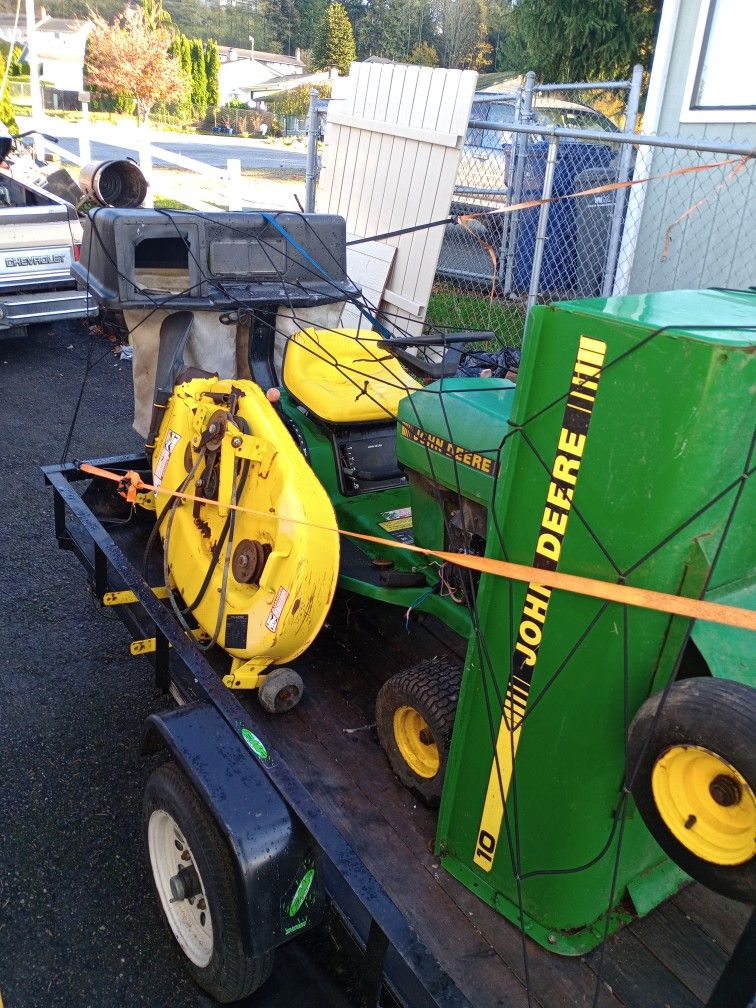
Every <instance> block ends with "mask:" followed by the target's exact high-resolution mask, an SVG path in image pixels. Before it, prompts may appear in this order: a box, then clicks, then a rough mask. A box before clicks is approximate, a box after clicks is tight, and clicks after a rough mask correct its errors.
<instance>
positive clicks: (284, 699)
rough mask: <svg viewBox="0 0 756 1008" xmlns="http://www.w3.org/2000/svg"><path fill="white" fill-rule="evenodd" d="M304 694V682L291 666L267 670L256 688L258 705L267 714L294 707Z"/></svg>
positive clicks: (281, 712)
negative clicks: (257, 688) (258, 687)
mask: <svg viewBox="0 0 756 1008" xmlns="http://www.w3.org/2000/svg"><path fill="white" fill-rule="evenodd" d="M303 694H304V683H303V682H302V677H301V676H300V674H299V673H298V672H295V671H294V669H292V668H277V669H273V671H272V672H269V673H268V674H267V676H266V677H265V681H264V682H263V684H262V686H260V689H259V690H258V695H259V697H260V706H261V707H262V708H263V710H266V711H267V712H268V713H269V714H284V713H285V712H286V711H290V710H291V709H292V708H293V707H296V706H297V704H298V703H299V701H300V700H301V699H302V696H303Z"/></svg>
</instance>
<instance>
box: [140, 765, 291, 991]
mask: <svg viewBox="0 0 756 1008" xmlns="http://www.w3.org/2000/svg"><path fill="white" fill-rule="evenodd" d="M143 826H144V838H145V843H146V847H147V852H148V855H149V863H150V868H151V870H152V881H153V885H154V888H155V892H156V894H157V897H158V902H159V903H160V907H161V910H162V916H163V921H164V923H165V924H166V925H167V927H168V929H169V931H170V932H171V934H172V936H173V939H174V941H175V942H176V945H177V947H178V950H179V952H180V953H181V957H182V959H183V961H184V966H185V967H186V969H187V970H188V972H189V974H190V975H191V977H192V979H193V980H194V982H195V983H196V984H198V985H199V986H200V987H201V988H202V989H203V990H205V991H207V993H208V994H210V995H211V996H212V997H214V998H215V999H216V1000H217V1001H220V1002H222V1003H223V1004H228V1003H229V1002H232V1001H238V1000H240V999H241V998H243V997H246V996H247V995H248V994H251V993H252V992H253V991H256V990H257V989H258V987H261V986H262V984H264V983H265V981H266V980H267V979H268V977H269V976H270V972H271V970H272V968H273V953H272V952H266V953H264V954H262V955H259V956H251V955H249V954H248V953H247V951H246V945H245V941H244V937H243V934H242V923H241V922H242V913H241V907H240V905H239V897H238V887H237V881H236V876H235V873H234V867H233V864H232V861H231V854H230V852H229V850H228V848H227V846H226V844H225V842H224V841H223V838H222V837H221V835H220V833H219V831H218V827H217V826H216V825H215V821H214V820H213V818H212V816H211V815H210V813H209V812H208V811H207V809H206V808H205V806H204V805H203V803H202V801H201V800H200V798H199V797H198V795H197V794H196V792H195V790H194V788H193V787H192V786H191V784H190V783H189V781H188V780H187V778H186V776H185V775H184V774H183V773H182V772H181V771H180V770H179V769H178V767H177V766H176V765H175V764H174V763H165V764H163V765H162V766H160V767H158V768H157V769H156V770H154V771H153V772H152V774H151V775H150V778H149V780H148V781H147V788H146V790H145V795H144V809H143Z"/></svg>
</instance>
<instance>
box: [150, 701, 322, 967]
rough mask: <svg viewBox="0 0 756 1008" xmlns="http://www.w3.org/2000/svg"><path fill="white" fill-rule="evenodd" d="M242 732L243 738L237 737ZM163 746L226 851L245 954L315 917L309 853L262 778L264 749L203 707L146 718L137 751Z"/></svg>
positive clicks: (314, 875)
mask: <svg viewBox="0 0 756 1008" xmlns="http://www.w3.org/2000/svg"><path fill="white" fill-rule="evenodd" d="M242 730H243V731H244V733H245V734H244V735H243V734H242ZM161 744H162V745H164V746H165V747H166V748H167V749H168V750H169V751H170V753H171V755H172V757H173V759H174V760H175V762H176V763H177V765H178V766H179V767H180V768H181V769H182V770H183V772H184V773H185V774H186V775H187V777H188V778H189V780H190V782H191V784H192V786H193V787H194V789H195V790H196V792H197V794H198V796H199V797H200V798H201V800H202V801H203V803H204V804H205V806H206V808H207V809H208V811H209V812H210V813H211V815H212V816H213V817H214V819H215V821H216V823H217V825H218V828H219V830H220V832H221V835H222V836H223V837H224V838H225V839H226V841H227V843H228V846H229V850H230V851H231V854H232V858H233V862H234V866H235V869H236V874H237V878H238V884H239V891H240V893H241V895H242V899H241V903H242V906H243V908H244V910H243V912H244V915H245V917H246V920H244V921H242V922H241V923H242V930H243V933H244V935H245V940H246V941H247V942H248V951H249V952H250V954H252V955H254V956H259V955H261V954H263V953H264V952H267V951H269V950H271V949H273V948H275V947H276V946H278V945H280V944H282V943H283V942H285V941H286V940H287V939H288V938H290V937H292V936H294V935H295V934H301V933H302V932H303V931H305V930H306V929H308V928H310V927H312V926H313V925H314V924H317V923H318V922H319V921H320V920H321V919H322V916H323V905H324V899H323V890H322V885H321V880H320V872H319V870H318V865H317V858H316V848H315V845H314V843H313V841H312V838H311V836H310V834H309V833H308V832H307V830H306V829H305V827H304V826H303V825H302V824H301V822H300V821H299V820H298V819H297V818H296V817H295V816H294V814H293V813H292V812H291V810H290V809H289V807H288V806H287V805H286V803H285V802H284V800H283V798H282V797H281V795H280V794H279V792H278V791H277V790H276V788H275V787H274V785H273V784H272V782H271V781H270V779H269V778H268V776H267V774H266V773H265V770H264V769H263V766H262V765H261V764H262V763H263V762H264V761H266V760H270V759H272V757H271V756H270V755H269V754H268V753H267V751H266V749H265V747H264V745H263V743H262V742H260V740H258V739H257V737H256V736H255V735H253V734H252V733H251V732H250V731H249V730H248V729H246V728H244V726H243V725H242V724H241V722H240V723H239V725H238V729H237V730H236V731H235V730H234V728H233V727H232V726H231V725H230V724H229V723H228V721H226V720H225V719H224V718H223V717H222V715H221V714H220V713H219V712H218V710H217V709H216V708H215V707H214V706H212V705H211V704H209V703H202V702H200V703H193V704H187V705H185V706H183V707H180V708H179V709H178V710H175V711H166V712H163V713H159V714H151V715H150V716H149V717H148V718H147V721H146V724H145V734H144V745H143V750H144V751H145V752H154V751H156V750H157V749H159V748H160V747H161Z"/></svg>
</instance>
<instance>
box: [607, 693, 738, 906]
mask: <svg viewBox="0 0 756 1008" xmlns="http://www.w3.org/2000/svg"><path fill="white" fill-rule="evenodd" d="M661 697H662V694H661V693H657V694H655V695H654V696H652V697H649V699H648V700H646V702H645V703H644V704H643V705H642V706H641V707H640V709H639V710H638V713H637V714H636V715H635V718H634V719H633V721H632V724H631V725H630V729H629V732H628V747H627V766H628V774H629V777H630V786H631V790H632V794H633V797H634V799H635V803H636V805H637V806H638V810H639V811H640V814H641V816H642V817H643V821H644V822H645V824H646V826H647V827H648V830H649V832H650V833H651V835H652V836H653V837H654V839H655V840H656V842H657V843H658V844H659V846H660V847H661V848H662V850H663V851H664V852H665V853H666V854H667V855H668V856H669V857H670V858H671V859H672V860H673V861H674V862H676V863H677V864H678V865H679V866H680V867H681V868H682V869H683V870H684V871H685V872H687V873H688V875H690V876H691V878H694V879H696V880H697V881H698V882H701V883H702V884H703V885H705V886H706V887H707V888H709V889H712V890H713V891H714V892H718V893H721V894H722V895H723V896H728V897H730V898H731V899H735V900H740V901H741V902H744V903H750V904H753V903H756V856H755V855H754V854H753V853H752V854H751V855H750V856H749V854H748V852H747V847H748V845H749V844H753V845H756V836H754V837H753V839H752V840H751V839H749V836H748V833H747V831H746V833H745V834H744V843H745V848H746V853H745V859H744V860H743V861H742V862H741V863H738V864H722V863H718V862H717V861H715V860H711V859H709V858H707V857H706V856H702V854H701V852H700V850H699V851H694V850H691V849H690V847H688V846H686V844H685V843H684V842H682V841H681V840H680V838H679V837H678V836H676V835H675V833H674V832H673V830H672V829H670V826H669V825H668V820H669V817H670V815H671V814H672V813H671V811H670V808H669V806H668V807H667V818H665V816H664V815H663V814H662V811H661V810H660V808H659V805H658V804H657V798H656V797H655V795H654V788H653V784H652V775H653V773H654V769H655V768H656V767H657V764H658V763H659V761H660V760H665V763H664V764H662V766H664V765H667V766H668V765H669V763H668V760H669V757H670V754H674V753H683V754H685V753H688V752H690V753H691V754H692V755H696V753H697V752H698V751H703V752H704V755H706V754H707V753H708V754H711V755H713V756H714V757H717V758H718V759H719V760H723V761H724V763H725V764H727V765H728V766H729V768H731V769H732V770H734V771H736V773H737V775H739V777H740V784H738V782H737V779H736V778H735V777H733V775H732V774H731V773H730V772H728V770H727V768H723V772H722V773H717V775H716V776H715V777H713V778H712V780H711V781H710V782H709V785H708V789H707V790H705V791H704V790H703V789H701V790H700V791H699V792H697V793H692V794H690V795H685V794H684V792H683V791H679V792H678V796H679V802H680V804H679V805H676V806H675V814H674V823H675V826H676V829H677V832H678V833H679V834H683V835H688V834H686V833H685V830H686V829H690V830H691V834H690V835H691V844H692V845H695V846H700V845H699V844H697V843H696V839H695V829H696V823H697V821H698V819H697V817H696V816H695V815H693V814H692V810H693V808H695V809H696V810H698V811H699V812H700V811H701V810H704V812H706V811H707V809H711V810H712V811H713V812H714V813H715V814H721V812H720V809H718V808H716V806H715V804H713V803H714V802H716V804H718V805H719V806H726V805H739V804H740V803H741V802H742V803H744V804H743V805H742V808H743V809H744V811H745V813H746V820H745V821H746V824H747V823H748V822H749V820H750V818H752V814H750V813H749V810H751V809H752V808H753V805H752V803H753V795H754V793H756V746H754V739H755V738H756V689H754V688H753V687H751V686H746V685H744V684H743V683H739V682H733V681H731V680H722V679H712V678H708V677H695V678H692V679H685V680H682V681H678V682H675V683H673V684H672V686H671V688H670V689H669V692H668V694H667V698H666V700H665V702H664V705H663V707H662V708H661V710H659V705H660V702H661ZM686 758H687V757H686ZM688 779H689V780H691V781H692V780H693V778H692V777H690V778H688ZM702 779H706V778H705V777H699V776H697V777H696V785H698V781H699V780H702ZM743 782H745V783H743ZM723 788H724V793H723V790H722V789H723ZM749 789H750V794H749ZM688 799H690V804H689V805H688V804H686V802H687V801H688ZM710 802H711V803H712V804H708V803H710ZM677 810H679V813H678V811H677ZM688 812H690V814H688ZM700 825H701V824H699V828H700ZM752 849H753V850H756V846H754V847H753V848H752Z"/></svg>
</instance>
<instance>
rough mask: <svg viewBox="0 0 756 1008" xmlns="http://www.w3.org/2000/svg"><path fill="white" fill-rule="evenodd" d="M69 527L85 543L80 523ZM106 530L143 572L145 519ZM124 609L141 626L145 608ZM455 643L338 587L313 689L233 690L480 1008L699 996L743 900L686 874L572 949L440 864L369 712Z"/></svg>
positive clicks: (427, 819) (634, 1003)
mask: <svg viewBox="0 0 756 1008" xmlns="http://www.w3.org/2000/svg"><path fill="white" fill-rule="evenodd" d="M69 529H70V530H71V531H73V533H74V538H75V539H77V540H78V539H79V536H78V535H77V534H76V524H75V523H73V524H71V525H70V526H69ZM108 532H109V534H110V535H111V536H112V538H113V540H114V542H115V544H116V545H117V546H118V548H119V549H120V551H121V552H122V553H123V554H124V555H125V556H126V557H127V559H129V561H130V562H131V564H132V565H133V566H134V568H135V570H137V571H139V572H141V570H142V557H143V552H144V546H145V542H146V539H147V535H148V532H149V523H148V522H146V521H136V522H132V523H129V524H126V525H122V526H120V525H115V524H114V525H110V524H109V525H108ZM86 538H87V537H86V535H83V536H82V538H81V540H80V541H79V547H80V549H82V550H84V551H88V550H89V547H88V546H87V544H86ZM346 548H347V549H353V547H349V546H347V547H346ZM154 567H155V570H157V569H158V564H157V563H155V564H154ZM153 583H155V579H153ZM109 587H111V588H114V587H115V588H117V587H120V585H119V584H116V583H112V582H111V583H110V584H109ZM122 609H123V610H124V611H123V612H122V613H121V615H123V616H125V617H126V621H127V624H128V623H129V621H131V626H132V630H134V629H135V628H138V627H139V614H138V607H136V606H128V607H122ZM141 629H142V632H143V634H144V636H148V635H149V634H150V633H151V632H152V630H151V627H150V625H149V624H147V625H145V626H143V627H142V628H141ZM449 653H451V654H456V655H457V656H459V657H461V654H462V644H461V642H460V641H459V640H458V639H457V638H455V637H454V635H453V634H451V633H450V632H449V631H447V630H446V628H445V627H443V626H442V625H440V624H439V623H437V622H436V621H434V620H433V619H432V618H431V617H422V618H421V619H411V620H409V621H407V620H406V619H405V614H404V613H403V612H402V611H401V610H399V609H397V608H394V607H390V606H381V605H379V604H377V603H375V602H372V601H370V600H368V599H364V598H361V597H357V596H354V595H350V594H346V593H342V592H340V593H338V594H337V597H336V600H335V602H334V605H333V608H332V611H331V613H330V615H329V617H328V620H327V623H326V625H325V627H324V628H323V630H322V631H321V633H320V635H319V637H318V638H317V640H316V641H315V643H314V645H313V646H312V647H311V648H310V649H309V650H308V652H307V653H306V654H305V655H304V656H303V657H302V658H301V659H299V660H297V661H296V662H293V663H292V665H293V666H294V667H295V668H296V669H297V670H298V671H299V673H300V674H301V676H302V678H303V680H304V682H305V687H306V692H305V696H304V698H303V700H302V701H301V703H300V705H299V706H298V707H297V708H295V709H294V710H293V711H292V712H290V713H288V714H284V715H269V714H267V713H265V712H264V711H263V710H262V708H261V707H260V705H259V703H258V701H257V697H256V695H255V694H253V693H252V694H250V693H244V692H241V691H240V692H237V693H235V696H236V698H237V699H238V700H239V701H240V702H241V703H242V705H243V706H244V707H245V708H246V710H247V711H248V712H249V714H250V716H251V718H252V720H253V721H254V722H255V724H256V725H257V726H258V727H259V732H260V735H261V737H262V738H263V739H264V740H265V742H266V744H267V745H268V747H269V749H270V748H272V749H273V750H274V751H275V752H277V753H278V755H279V756H280V757H282V759H283V760H284V761H285V763H286V764H287V767H288V769H289V770H290V771H291V772H292V773H293V774H294V775H295V776H296V777H297V778H298V779H299V781H300V782H301V784H302V785H304V787H305V788H306V789H307V790H308V791H309V793H310V794H311V795H312V797H313V799H314V800H315V802H316V803H317V804H318V805H319V806H320V808H321V809H322V811H323V812H324V813H325V814H326V816H327V817H328V818H329V819H330V820H331V821H332V823H333V824H334V825H335V826H336V828H337V829H338V830H339V831H340V832H341V833H342V835H343V836H344V837H345V839H346V840H347V841H348V843H349V844H350V845H351V846H352V848H353V849H354V851H355V852H356V853H357V854H358V855H359V856H360V858H361V859H362V860H363V862H364V864H365V865H366V867H367V868H368V869H369V871H370V872H371V873H372V874H373V876H374V877H375V879H376V880H377V881H378V882H379V884H380V885H381V886H382V887H383V888H384V889H385V891H386V892H387V893H388V895H389V896H390V897H391V899H392V900H393V901H394V903H395V904H396V906H397V907H398V909H399V910H400V911H401V913H402V914H403V915H404V916H405V918H406V920H407V921H408V923H409V924H410V926H411V928H413V929H414V931H415V932H416V933H417V935H418V937H419V938H420V940H421V942H422V943H423V944H424V945H425V946H426V947H427V949H428V950H429V951H430V953H431V954H432V955H433V956H434V957H435V958H436V959H437V960H438V962H439V963H440V964H441V967H442V969H443V970H444V971H445V972H446V973H447V974H448V975H449V976H450V978H451V979H452V980H453V981H454V983H455V984H456V985H457V987H458V988H459V990H460V992H461V993H462V994H463V995H464V996H465V997H466V998H467V999H468V1001H469V1002H470V1003H471V1004H472V1005H474V1006H475V1008H498V1006H502V1008H503V1006H508V1008H520V1006H522V1008H526V1006H527V1008H532V1006H541V1008H567V1006H573V1005H574V1006H584V1005H585V1006H593V1005H597V1006H601V1008H621V1006H626V1008H656V1006H658V1008H698V1006H701V1005H704V1004H705V1003H706V1002H707V1000H708V998H709V996H710V994H711V992H712V990H713V988H714V986H715V984H716V981H717V979H718V978H719V976H720V974H721V972H722V969H723V967H724V966H725V963H726V962H727V960H728V958H729V956H730V954H731V952H732V950H733V948H734V946H735V944H736V942H737V941H738V938H739V937H740V935H741V933H742V931H743V928H744V927H745V924H746V922H747V920H748V917H749V910H748V908H746V907H745V906H742V905H740V904H737V903H734V902H732V901H730V900H727V899H725V898H723V897H720V896H717V895H715V894H713V893H711V892H709V891H708V890H706V889H704V888H703V887H702V886H700V885H697V884H691V885H689V886H688V887H686V888H684V889H683V890H682V891H681V892H679V893H678V894H677V895H676V896H675V897H673V898H672V899H671V900H668V901H667V902H666V903H665V904H663V905H662V906H660V907H658V908H657V909H656V910H654V911H653V912H652V913H650V914H649V915H648V916H647V917H645V918H641V919H639V920H636V921H635V922H634V923H632V924H631V925H629V926H627V927H625V928H623V929H621V930H620V931H619V932H617V933H616V934H615V935H613V936H612V937H611V938H609V940H608V941H607V942H606V943H605V944H604V946H603V948H602V947H599V948H597V949H595V950H594V951H593V952H591V953H590V954H588V955H585V956H581V957H579V958H565V957H562V956H558V955H555V954H553V953H549V952H548V951H546V950H545V949H543V948H541V947H540V946H538V945H537V944H535V943H534V942H533V941H531V940H530V939H528V938H524V937H523V936H522V934H521V933H520V931H519V930H518V929H517V928H516V927H514V926H513V925H512V924H510V923H509V922H508V921H507V920H505V919H504V918H503V917H500V916H499V915H498V914H496V913H495V912H494V911H493V910H492V909H491V908H489V907H488V906H487V905H486V904H484V903H483V902H482V901H481V900H479V899H478V898H477V897H475V896H474V895H473V894H472V893H470V892H469V891H468V890H466V889H465V888H464V887H463V886H461V885H460V884H459V883H458V882H456V881H455V880H454V879H453V878H452V877H451V876H449V875H448V874H447V873H446V872H445V871H444V870H443V869H442V868H441V867H440V865H439V862H438V858H437V857H436V856H435V854H434V852H433V843H434V837H435V826H436V814H435V812H433V811H431V810H429V809H427V808H425V807H424V806H423V805H422V804H420V803H419V802H418V801H416V800H415V799H414V798H413V796H412V795H411V794H410V793H409V792H408V791H407V790H406V789H405V788H404V787H403V786H402V785H400V783H399V782H398V780H397V779H396V778H395V776H394V774H393V772H392V771H391V769H390V767H389V764H388V762H387V760H386V758H385V756H384V754H383V751H382V749H381V748H380V745H379V743H378V738H377V734H376V730H375V726H374V723H373V722H374V714H373V709H374V701H375V696H376V693H377V691H378V689H379V688H380V686H381V684H382V683H383V682H384V681H385V680H386V679H388V678H389V677H390V676H391V675H393V674H394V673H396V672H398V671H400V670H402V669H405V668H408V667H410V666H411V665H412V664H414V663H416V662H417V661H420V660H422V659H423V658H425V657H428V656H431V655H440V654H449ZM210 660H211V664H212V665H213V666H214V667H215V668H216V670H217V672H218V674H219V675H221V674H223V672H225V671H226V668H227V664H228V659H227V657H226V656H225V655H224V654H223V653H222V652H220V651H217V652H216V653H214V654H211V656H210ZM132 661H134V662H135V663H136V662H139V663H140V664H141V663H142V662H143V661H144V659H132ZM138 667H139V666H138V665H136V664H135V665H134V674H138V672H137V669H138Z"/></svg>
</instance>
